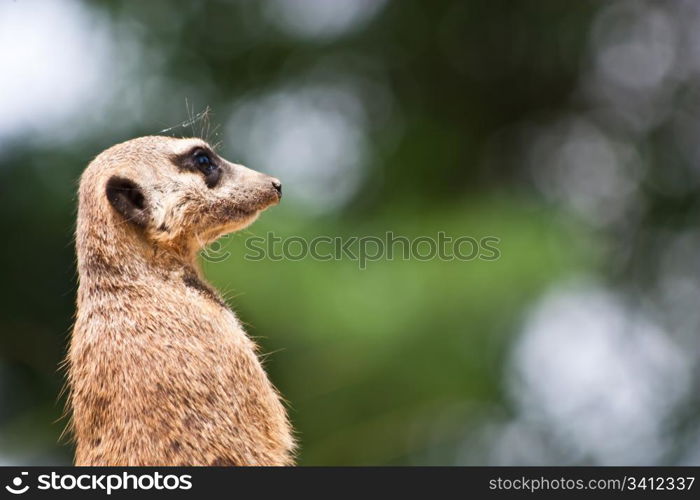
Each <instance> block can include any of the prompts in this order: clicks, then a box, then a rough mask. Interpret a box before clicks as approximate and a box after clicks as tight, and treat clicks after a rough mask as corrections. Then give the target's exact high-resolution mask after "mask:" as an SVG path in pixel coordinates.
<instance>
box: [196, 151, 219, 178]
mask: <svg viewBox="0 0 700 500" xmlns="http://www.w3.org/2000/svg"><path fill="white" fill-rule="evenodd" d="M194 159H195V161H196V162H197V166H198V167H199V169H200V170H201V171H202V172H203V173H205V174H210V173H211V171H212V170H214V168H215V166H214V163H213V162H212V161H211V158H209V155H208V154H206V153H204V152H202V151H199V152H198V153H196V154H195V155H194Z"/></svg>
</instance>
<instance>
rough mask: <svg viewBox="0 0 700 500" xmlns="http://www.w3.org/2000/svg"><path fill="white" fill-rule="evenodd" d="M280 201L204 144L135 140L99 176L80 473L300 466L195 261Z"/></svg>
mask: <svg viewBox="0 0 700 500" xmlns="http://www.w3.org/2000/svg"><path fill="white" fill-rule="evenodd" d="M280 198H281V184H280V182H279V181H278V180H277V179H274V178H272V177H269V176H266V175H264V174H261V173H258V172H255V171H253V170H250V169H247V168H245V167H243V166H241V165H236V164H233V163H230V162H228V161H226V160H224V159H223V158H221V157H220V156H219V155H217V154H216V153H215V152H214V151H212V149H211V148H210V147H209V145H208V144H206V142H204V141H202V140H200V139H175V138H169V137H142V138H139V139H133V140H131V141H128V142H125V143H122V144H118V145H116V146H114V147H112V148H110V149H108V150H106V151H104V152H103V153H101V154H100V155H99V156H97V158H95V160H93V161H92V162H91V163H90V165H88V167H87V168H86V170H85V172H84V173H83V175H82V177H81V180H80V188H79V206H78V221H77V228H76V252H77V258H78V274H79V286H78V297H77V312H76V321H75V325H74V329H73V333H72V336H71V342H70V348H69V353H68V359H67V367H68V386H69V390H70V391H69V401H68V403H69V407H70V413H71V430H72V432H73V435H74V438H75V442H76V456H75V463H76V464H77V465H96V466H97V465H122V466H127V465H152V466H156V465H158V466H161V465H288V464H291V463H292V461H293V459H292V454H293V450H294V440H293V438H292V431H291V428H290V425H289V423H288V419H287V415H286V411H285V409H284V407H283V405H282V403H281V401H280V396H279V394H278V393H277V391H276V390H275V388H274V387H273V385H272V384H271V383H270V381H269V380H268V377H267V375H266V373H265V372H264V370H263V368H262V366H261V364H260V362H259V359H258V356H257V354H256V350H257V348H256V346H255V344H254V343H253V342H252V341H251V340H250V338H249V337H248V336H247V334H246V333H245V331H244V330H243V328H242V327H241V324H240V322H239V321H238V319H237V318H236V316H235V314H234V313H233V312H232V311H231V310H230V309H229V308H228V307H227V305H226V303H225V302H224V301H223V300H222V299H221V298H220V296H219V294H218V293H217V292H216V291H215V290H214V289H213V288H211V287H210V286H209V285H208V284H207V283H206V282H205V281H204V279H203V278H202V276H201V273H200V271H199V269H198V265H197V261H196V256H197V252H198V251H199V249H200V248H201V245H203V244H206V243H208V242H211V241H213V240H215V239H216V238H218V237H219V236H221V235H223V234H226V233H230V232H233V231H237V230H239V229H242V228H244V227H246V226H247V225H249V224H251V223H252V222H253V221H254V220H255V219H256V218H257V216H258V215H259V214H260V212H262V211H263V210H265V209H266V208H268V207H269V206H271V205H274V204H276V203H278V202H279V200H280Z"/></svg>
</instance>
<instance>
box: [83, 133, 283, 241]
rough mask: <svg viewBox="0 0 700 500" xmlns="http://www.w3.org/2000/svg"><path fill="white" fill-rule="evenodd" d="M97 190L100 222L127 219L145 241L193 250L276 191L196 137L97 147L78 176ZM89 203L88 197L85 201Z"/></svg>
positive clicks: (87, 190)
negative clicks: (102, 213)
mask: <svg viewBox="0 0 700 500" xmlns="http://www.w3.org/2000/svg"><path fill="white" fill-rule="evenodd" d="M86 196H87V197H89V198H93V197H97V198H102V199H103V200H104V202H106V203H105V204H104V205H102V203H100V202H99V201H97V204H98V205H99V206H102V207H103V208H104V209H105V210H109V211H111V217H110V218H109V222H108V223H112V224H128V225H131V226H132V227H134V228H136V229H137V230H138V232H139V233H140V234H141V235H142V236H143V237H144V238H146V239H147V240H148V241H149V242H150V243H152V244H155V245H162V246H166V247H172V248H175V249H177V250H185V251H192V250H198V249H199V248H201V246H202V245H204V244H206V243H208V242H211V241H213V240H215V239H216V238H218V237H219V236H221V235H223V234H226V233H230V232H233V231H237V230H239V229H242V228H244V227H246V226H248V225H249V224H251V223H252V222H253V221H254V220H255V219H256V218H257V216H258V215H259V213H260V212H261V211H262V210H264V209H266V208H267V207H269V206H271V205H274V204H277V203H278V202H279V201H280V198H281V196H282V185H281V183H280V181H279V180H278V179H275V178H274V177H270V176H267V175H264V174H262V173H259V172H256V171H254V170H251V169H248V168H246V167H244V166H242V165H237V164H234V163H231V162H228V161H226V160H225V159H223V158H221V157H220V156H219V155H218V154H216V152H214V151H213V149H212V148H211V147H210V146H209V145H208V144H207V143H206V142H205V141H203V140H201V139H196V138H192V139H177V138H171V137H141V138H138V139H133V140H131V141H127V142H124V143H122V144H118V145H116V146H114V147H112V148H110V149H108V150H106V151H105V152H103V153H102V154H100V155H99V156H98V157H97V158H96V159H95V160H94V161H93V162H92V163H91V164H90V165H89V166H88V168H87V169H86V172H85V174H84V175H83V178H82V179H81V205H82V204H83V203H84V202H85V201H84V197H86ZM88 203H89V204H90V205H94V204H95V200H90V201H89V202H88Z"/></svg>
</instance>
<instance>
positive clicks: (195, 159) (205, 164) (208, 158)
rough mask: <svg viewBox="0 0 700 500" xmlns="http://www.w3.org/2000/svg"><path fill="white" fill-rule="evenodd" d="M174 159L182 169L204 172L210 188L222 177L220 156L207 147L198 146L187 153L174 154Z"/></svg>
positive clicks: (203, 174)
mask: <svg viewBox="0 0 700 500" xmlns="http://www.w3.org/2000/svg"><path fill="white" fill-rule="evenodd" d="M172 161H173V163H174V164H175V165H176V166H177V167H178V168H179V169H180V170H184V171H187V172H198V173H200V174H202V176H203V177H204V182H205V184H206V185H207V187H208V188H213V187H216V185H217V184H218V183H219V180H220V179H221V166H220V160H219V157H218V156H216V153H214V152H213V151H212V150H211V149H209V148H207V147H204V146H196V147H194V148H192V149H190V150H189V151H187V152H186V153H183V154H179V155H174V156H173V158H172Z"/></svg>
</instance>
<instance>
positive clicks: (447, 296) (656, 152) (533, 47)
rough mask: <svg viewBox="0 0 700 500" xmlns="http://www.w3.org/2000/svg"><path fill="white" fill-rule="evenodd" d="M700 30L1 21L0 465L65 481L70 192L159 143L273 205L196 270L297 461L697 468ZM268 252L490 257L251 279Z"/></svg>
mask: <svg viewBox="0 0 700 500" xmlns="http://www.w3.org/2000/svg"><path fill="white" fill-rule="evenodd" d="M698 27H700V4H698V3H697V2H693V1H691V0H687V1H683V0H679V1H673V2H661V1H658V2H655V1H631V2H625V1H619V2H603V1H599V2H596V1H587V2H561V1H558V0H540V1H538V2H518V3H515V2H506V1H501V0H496V1H494V0H489V1H486V0H469V1H449V0H448V1H444V2H418V1H412V0H408V1H400V2H399V1H393V2H392V1H384V0H337V1H335V0H334V1H329V0H270V1H265V2H258V1H252V0H251V1H223V0H219V1H212V0H209V1H203V2H174V1H171V2H166V1H149V2H126V1H124V2H117V1H107V0H103V1H92V2H79V1H68V0H60V1H48V0H44V1H29V0H16V1H12V0H0V67H2V68H4V74H3V78H2V79H1V80H0V213H1V214H2V215H0V234H1V235H2V242H3V244H2V246H1V247H0V249H1V250H0V251H1V252H2V259H1V260H0V262H2V266H1V269H2V271H1V272H0V276H1V277H2V282H1V283H2V286H0V464H63V463H70V460H71V457H72V449H71V446H70V443H68V442H65V441H64V442H60V441H59V435H60V433H61V431H62V429H63V427H64V425H65V420H60V416H61V413H62V405H63V400H62V399H60V398H59V397H58V394H59V391H60V389H61V387H62V384H63V376H62V374H61V372H60V371H59V370H58V363H59V362H60V360H61V359H62V358H63V356H64V355H65V351H66V344H67V340H68V338H69V334H70V328H71V322H72V314H73V310H74V300H75V292H76V278H77V276H76V271H75V259H74V251H73V241H72V235H73V230H74V219H75V210H76V196H75V193H76V187H77V179H78V177H79V175H80V173H81V171H82V169H83V168H84V167H85V166H86V165H87V163H88V162H89V161H90V160H91V159H92V158H93V157H94V156H95V155H96V154H98V153H99V152H100V151H101V150H103V149H105V148H106V147H109V146H110V145H112V144H114V143H117V142H121V141H123V140H127V139H129V138H132V137H135V136H140V135H147V134H156V133H158V132H159V131H160V130H163V129H166V128H170V127H174V128H173V129H172V130H171V131H169V132H168V133H169V134H171V135H176V136H189V135H204V136H205V138H207V139H209V140H210V141H211V142H213V143H217V142H218V143H220V152H221V154H222V155H223V156H224V157H226V158H228V159H230V160H232V161H236V162H239V163H244V164H246V165H247V166H249V167H251V168H254V169H256V170H261V171H264V172H266V173H269V174H272V175H275V176H278V177H279V178H280V179H282V181H283V182H284V186H285V199H284V201H283V203H282V204H281V205H280V206H278V207H275V208H273V209H271V210H270V211H268V212H267V213H265V214H264V215H263V217H262V218H261V219H260V220H259V221H258V222H257V223H256V224H255V225H253V226H252V227H251V228H249V229H247V230H246V231H244V232H242V233H238V234H236V235H233V236H231V237H228V238H225V239H223V240H222V241H221V242H220V244H217V245H216V251H217V253H219V254H220V253H224V254H225V253H230V255H229V257H228V258H226V259H223V260H222V261H220V262H219V261H217V262H214V261H207V260H205V261H203V268H204V271H205V274H206V275H207V277H208V278H209V279H210V280H211V281H212V282H213V283H214V284H216V286H217V287H218V288H219V289H220V290H222V291H223V292H224V293H225V295H226V297H227V300H228V301H229V303H230V305H231V306H232V307H233V308H234V309H235V310H236V311H237V313H238V314H239V316H240V317H241V318H242V320H243V321H244V322H246V324H248V325H249V326H248V331H249V333H250V335H252V336H254V337H255V338H256V339H257V340H258V341H259V342H260V343H261V345H262V348H263V351H264V352H265V353H269V355H268V356H266V366H267V368H268V370H269V372H270V375H271V377H272V379H273V381H274V383H275V384H276V385H277V386H278V387H279V389H280V390H281V392H282V393H283V394H284V396H285V397H286V399H288V400H289V402H290V415H291V418H292V420H293V422H294V425H295V427H296V429H297V430H298V435H299V440H300V443H301V452H300V457H299V462H300V463H301V464H304V465H336V464H343V465H373V464H381V465H383V464H429V465H444V464H496V465H501V464H507V465H540V464H544V465H547V464H557V465H563V464H606V465H610V464H613V465H620V464H641V465H651V464H695V465H698V464H700V425H699V424H700V401H699V400H698V398H700V387H699V386H700V380H699V379H698V360H699V358H700V349H699V347H700V346H699V343H698V329H699V327H700V307H698V299H699V298H700V260H699V259H698V255H700V232H699V231H698V223H697V222H698V220H700V203H699V202H700V197H699V196H698V195H699V194H700V146H698V144H699V141H698V138H700V29H698ZM207 107H208V108H210V109H211V114H210V115H209V117H208V119H206V120H199V121H196V122H195V123H194V124H192V125H187V126H184V127H178V126H177V125H178V124H179V123H182V122H183V121H186V120H188V118H190V117H191V116H192V115H193V114H197V113H200V112H202V111H203V110H205V109H206V108H207ZM268 231H273V232H274V233H275V234H276V235H278V236H280V237H287V236H302V237H304V238H308V239H311V238H313V237H316V236H320V235H326V236H331V237H335V236H340V237H343V238H350V237H353V236H367V235H374V236H380V237H382V236H383V235H384V234H385V233H386V232H387V231H392V232H393V233H395V234H397V235H404V236H407V237H409V238H415V237H419V236H429V237H436V235H437V233H438V232H439V231H443V232H445V233H446V234H447V235H450V236H452V237H459V236H463V235H467V236H473V237H476V238H479V237H485V236H494V237H497V238H499V240H500V243H499V244H498V248H499V250H500V258H499V259H498V260H496V261H483V260H474V261H469V262H464V261H459V260H452V261H444V260H440V259H432V260H430V261H427V262H424V261H420V260H417V259H412V260H401V259H394V260H388V259H382V260H379V261H376V262H369V263H368V265H367V269H365V270H360V269H359V267H358V263H357V262H353V261H352V260H351V259H340V260H333V261H317V260H314V259H312V258H305V259H301V260H282V261H273V260H270V259H264V260H262V261H259V262H251V261H247V260H245V259H244V258H243V254H244V253H245V241H246V238H249V237H250V236H256V235H257V236H264V235H266V234H267V232H268Z"/></svg>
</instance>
